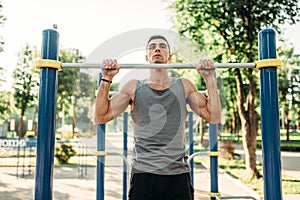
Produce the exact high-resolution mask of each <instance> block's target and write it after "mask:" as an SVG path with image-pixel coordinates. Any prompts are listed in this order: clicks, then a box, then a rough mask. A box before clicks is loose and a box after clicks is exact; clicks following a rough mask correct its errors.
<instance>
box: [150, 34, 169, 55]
mask: <svg viewBox="0 0 300 200" xmlns="http://www.w3.org/2000/svg"><path fill="white" fill-rule="evenodd" d="M154 39H163V40H164V41H166V43H167V45H168V48H169V52H171V49H170V44H169V42H168V40H167V39H166V38H165V37H164V36H162V35H152V36H151V37H150V38H149V40H148V42H147V45H146V47H148V45H149V43H150V41H151V40H154Z"/></svg>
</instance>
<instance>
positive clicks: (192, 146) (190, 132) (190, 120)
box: [188, 112, 194, 185]
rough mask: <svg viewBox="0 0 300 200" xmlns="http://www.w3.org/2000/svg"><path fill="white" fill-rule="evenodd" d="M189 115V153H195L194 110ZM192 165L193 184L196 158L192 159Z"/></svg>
mask: <svg viewBox="0 0 300 200" xmlns="http://www.w3.org/2000/svg"><path fill="white" fill-rule="evenodd" d="M188 116H189V124H188V126H189V144H190V148H189V155H193V153H194V138H193V112H189V113H188ZM190 167H191V172H190V176H191V183H192V185H194V159H191V161H190Z"/></svg>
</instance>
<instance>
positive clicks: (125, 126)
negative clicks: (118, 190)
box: [123, 112, 128, 200]
mask: <svg viewBox="0 0 300 200" xmlns="http://www.w3.org/2000/svg"><path fill="white" fill-rule="evenodd" d="M127 133H128V112H124V114H123V155H124V157H125V158H127V155H128V147H127ZM126 199H127V165H126V162H125V161H123V200H126Z"/></svg>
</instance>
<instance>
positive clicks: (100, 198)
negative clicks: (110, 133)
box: [96, 73, 105, 200]
mask: <svg viewBox="0 0 300 200" xmlns="http://www.w3.org/2000/svg"><path fill="white" fill-rule="evenodd" d="M101 79H102V73H99V79H98V88H99V87H100V82H101ZM97 151H98V152H104V151H105V124H98V128H97ZM104 167H105V156H104V155H99V156H97V188H96V196H97V200H104Z"/></svg>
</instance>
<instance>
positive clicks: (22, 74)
mask: <svg viewBox="0 0 300 200" xmlns="http://www.w3.org/2000/svg"><path fill="white" fill-rule="evenodd" d="M37 57H38V53H37V49H36V47H31V46H30V45H29V44H26V46H25V47H24V49H23V50H22V51H21V52H20V53H19V62H18V64H17V67H16V69H15V70H14V72H13V77H14V83H13V89H14V102H15V107H16V108H17V109H19V111H20V122H19V128H18V134H19V136H21V137H23V132H22V130H23V128H22V122H23V117H24V115H25V111H26V110H27V109H28V108H31V107H34V106H37V98H38V92H39V72H38V71H37V70H36V69H35V67H34V66H35V64H34V62H35V60H36V58H37ZM24 133H25V132H24Z"/></svg>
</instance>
